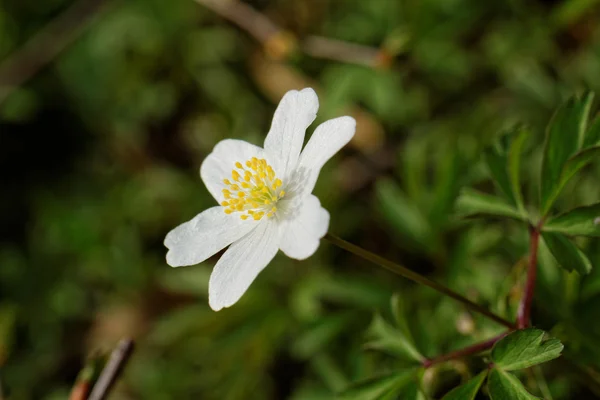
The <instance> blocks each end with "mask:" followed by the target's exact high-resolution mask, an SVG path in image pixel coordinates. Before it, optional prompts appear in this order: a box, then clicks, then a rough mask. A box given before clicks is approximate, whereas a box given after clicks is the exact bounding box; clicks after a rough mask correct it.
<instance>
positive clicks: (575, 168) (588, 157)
mask: <svg viewBox="0 0 600 400" xmlns="http://www.w3.org/2000/svg"><path fill="white" fill-rule="evenodd" d="M598 157H600V146H594V147H590V148H587V149H585V150H582V151H580V152H579V153H577V154H575V155H573V156H572V157H570V158H569V159H568V160H567V162H566V163H565V166H564V168H563V170H562V173H561V175H560V177H559V179H558V182H557V184H556V185H555V187H554V191H553V192H552V193H551V194H550V196H549V197H548V200H547V201H548V203H547V205H546V206H545V207H544V208H543V209H542V211H543V214H544V215H546V214H547V213H548V211H550V207H552V204H554V201H555V200H556V198H557V197H558V195H559V194H560V192H561V191H562V190H563V188H564V187H565V185H566V184H567V183H568V182H569V181H570V180H571V178H572V177H573V176H575V174H576V173H577V172H579V170H581V169H582V168H583V167H585V166H586V165H588V164H589V163H590V162H592V161H593V160H594V159H597V158H598Z"/></svg>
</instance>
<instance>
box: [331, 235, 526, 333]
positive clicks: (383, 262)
mask: <svg viewBox="0 0 600 400" xmlns="http://www.w3.org/2000/svg"><path fill="white" fill-rule="evenodd" d="M325 239H327V240H328V241H329V242H330V243H332V244H334V245H336V246H338V247H339V248H341V249H344V250H346V251H349V252H350V253H352V254H354V255H356V256H358V257H360V258H362V259H364V260H367V261H370V262H372V263H373V264H377V265H379V266H381V267H383V268H385V269H387V270H389V271H392V272H393V273H395V274H398V275H400V276H403V277H405V278H407V279H410V280H411V281H413V282H416V283H420V284H422V285H425V286H429V287H430V288H432V289H433V290H436V291H438V292H440V293H442V294H443V295H446V296H448V297H451V298H452V299H454V300H456V301H458V302H460V303H462V304H464V305H465V306H466V307H467V308H468V309H470V310H472V311H474V312H477V313H479V314H481V315H484V316H486V317H488V318H489V319H491V320H494V321H496V322H497V323H499V324H501V325H504V326H506V327H507V328H510V329H513V328H514V327H515V325H514V324H513V323H512V322H510V321H508V320H506V319H504V318H502V317H500V316H498V315H496V314H494V313H493V312H491V311H490V310H488V309H487V308H485V307H482V306H480V305H479V304H476V303H474V302H472V301H471V300H469V299H467V298H466V297H464V296H462V295H460V294H458V293H456V292H455V291H453V290H452V289H449V288H447V287H446V286H444V285H442V284H439V283H437V282H435V281H432V280H431V279H429V278H426V277H424V276H422V275H419V274H417V273H416V272H414V271H411V270H410V269H408V268H406V267H403V266H402V265H399V264H396V263H395V262H392V261H390V260H388V259H385V258H383V257H381V256H378V255H377V254H375V253H371V252H370V251H368V250H365V249H363V248H361V247H358V246H356V245H354V244H352V243H349V242H347V241H345V240H344V239H341V238H339V237H337V236H334V235H332V234H331V233H328V234H327V235H325Z"/></svg>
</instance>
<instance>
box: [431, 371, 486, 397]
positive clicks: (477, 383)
mask: <svg viewBox="0 0 600 400" xmlns="http://www.w3.org/2000/svg"><path fill="white" fill-rule="evenodd" d="M487 373H488V371H487V370H486V371H483V372H481V373H480V374H479V375H477V376H476V377H475V378H473V379H471V380H470V381H468V382H467V383H465V384H463V385H461V386H459V387H456V388H454V389H452V390H451V391H450V392H448V393H447V394H446V395H445V396H444V397H442V400H474V399H475V396H476V395H477V392H479V388H480V387H481V384H482V383H483V381H484V379H485V377H486V376H487Z"/></svg>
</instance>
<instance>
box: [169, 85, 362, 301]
mask: <svg viewBox="0 0 600 400" xmlns="http://www.w3.org/2000/svg"><path fill="white" fill-rule="evenodd" d="M318 108H319V101H318V99H317V95H316V93H315V92H314V90H312V89H310V88H307V89H304V90H302V91H299V92H298V91H296V90H292V91H290V92H288V93H286V94H285V96H283V99H282V100H281V102H280V103H279V106H278V107H277V110H276V111H275V115H274V117H273V123H272V125H271V130H270V131H269V133H268V134H267V137H266V139H265V145H264V149H263V148H260V147H258V146H254V145H252V144H250V143H247V142H244V141H242V140H233V139H227V140H223V141H221V142H219V143H218V144H217V145H216V146H215V148H214V150H213V152H212V153H211V154H209V155H208V157H206V159H205V160H204V162H203V163H202V166H201V167H200V176H201V177H202V180H203V181H204V184H205V185H206V187H207V189H208V191H209V192H210V193H211V194H212V196H213V197H214V198H215V199H216V200H217V202H218V203H219V206H216V207H212V208H209V209H208V210H206V211H204V212H202V213H200V214H198V215H197V216H196V217H194V218H193V219H192V220H190V221H188V222H186V223H184V224H181V225H179V226H178V227H177V228H175V229H173V230H172V231H171V232H169V234H168V235H167V237H166V238H165V246H166V247H167V248H168V249H169V252H168V253H167V263H169V265H171V266H173V267H179V266H184V265H193V264H198V263H200V262H202V261H204V260H206V259H207V258H209V257H210V256H212V255H214V254H215V253H217V252H218V251H220V250H222V249H224V248H225V247H227V246H229V245H231V246H230V247H229V249H228V250H227V251H226V252H225V253H224V254H223V256H222V257H221V259H220V260H219V261H218V262H217V265H216V266H215V268H214V270H213V272H212V274H211V276H210V282H209V290H208V292H209V296H208V298H209V304H210V306H211V308H212V309H213V310H215V311H218V310H220V309H221V308H223V307H229V306H231V305H233V304H234V303H235V302H237V301H238V300H239V299H240V297H241V296H242V295H243V294H244V292H245V291H246V289H248V287H249V286H250V284H251V283H252V281H254V279H255V278H256V276H257V275H258V274H259V273H260V272H261V271H262V270H263V269H264V268H265V267H266V266H267V264H269V262H271V260H272V259H273V257H275V254H276V253H277V251H278V250H281V251H283V252H284V253H285V254H286V255H287V256H288V257H291V258H295V259H298V260H303V259H305V258H307V257H310V256H311V255H312V254H313V253H314V252H315V251H316V250H317V248H318V247H319V241H320V239H321V238H322V237H323V236H325V234H326V233H327V229H328V226H329V213H328V212H327V211H326V210H325V209H324V208H322V207H321V203H320V202H319V199H318V198H317V197H315V196H314V195H312V194H311V193H312V191H313V189H314V187H315V183H316V181H317V178H318V176H319V172H320V171H321V168H322V167H323V165H324V164H325V162H327V160H329V159H330V158H331V157H332V156H333V155H334V154H335V153H337V152H338V151H339V150H340V149H341V148H342V147H343V146H344V145H346V144H347V143H348V142H349V141H350V139H352V137H353V136H354V130H355V127H356V122H355V121H354V119H353V118H351V117H340V118H336V119H332V120H329V121H327V122H324V123H323V124H321V125H319V126H318V127H317V129H315V132H314V133H313V135H312V137H311V138H310V140H309V142H308V143H307V145H306V146H305V147H304V151H302V154H300V152H301V150H302V144H303V143H304V134H305V131H306V128H307V127H308V126H309V125H310V124H311V123H312V122H313V121H314V120H315V117H316V114H317V110H318Z"/></svg>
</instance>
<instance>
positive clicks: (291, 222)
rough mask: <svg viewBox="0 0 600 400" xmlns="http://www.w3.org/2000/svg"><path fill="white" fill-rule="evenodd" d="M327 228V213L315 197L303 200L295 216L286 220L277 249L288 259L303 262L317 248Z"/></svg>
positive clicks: (282, 226) (310, 196) (311, 196)
mask: <svg viewBox="0 0 600 400" xmlns="http://www.w3.org/2000/svg"><path fill="white" fill-rule="evenodd" d="M328 228H329V213H328V212H327V210H325V209H324V208H323V207H321V203H320V202H319V199H318V198H317V197H316V196H313V195H309V196H308V197H306V198H304V199H303V201H302V205H301V206H300V207H299V209H298V211H297V214H296V215H292V216H291V218H288V219H286V220H285V221H284V222H283V223H282V225H281V227H280V229H281V232H282V238H281V243H280V245H279V248H280V249H281V251H283V252H284V253H285V255H286V256H288V257H290V258H295V259H297V260H304V259H306V258H308V257H310V256H312V255H313V254H314V252H315V251H317V248H319V241H320V240H321V238H322V237H323V236H325V234H326V233H327V229H328Z"/></svg>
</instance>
